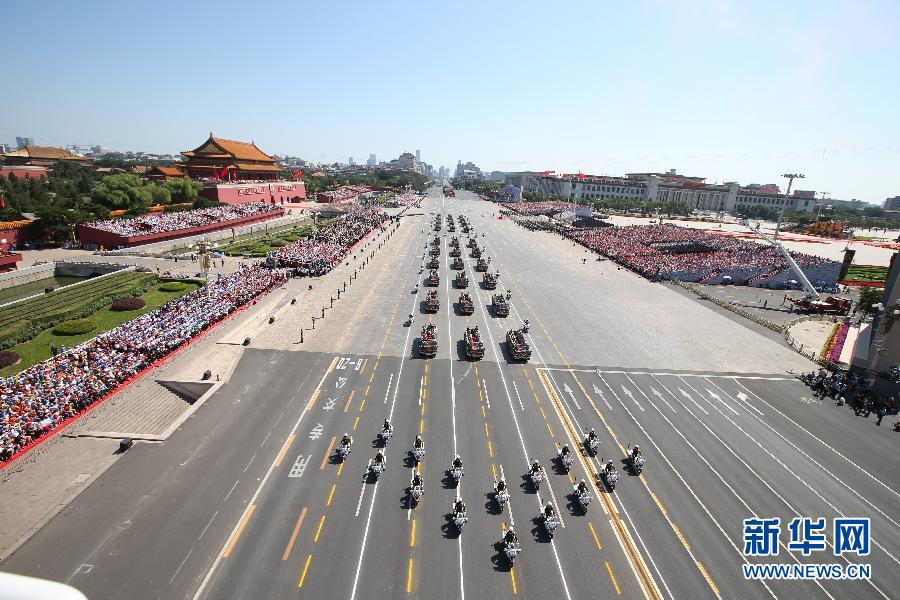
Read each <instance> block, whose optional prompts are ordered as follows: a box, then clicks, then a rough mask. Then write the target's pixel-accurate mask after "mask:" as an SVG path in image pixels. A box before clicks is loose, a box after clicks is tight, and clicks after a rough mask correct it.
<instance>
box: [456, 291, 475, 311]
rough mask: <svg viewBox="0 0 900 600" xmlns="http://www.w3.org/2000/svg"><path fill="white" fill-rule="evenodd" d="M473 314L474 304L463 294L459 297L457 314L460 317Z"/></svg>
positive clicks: (467, 295)
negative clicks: (460, 315)
mask: <svg viewBox="0 0 900 600" xmlns="http://www.w3.org/2000/svg"><path fill="white" fill-rule="evenodd" d="M474 312H475V303H474V302H472V298H471V296H469V294H468V293H466V292H463V293H461V294H460V295H459V313H460V314H462V315H471V314H472V313H474Z"/></svg>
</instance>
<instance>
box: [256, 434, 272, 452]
mask: <svg viewBox="0 0 900 600" xmlns="http://www.w3.org/2000/svg"><path fill="white" fill-rule="evenodd" d="M270 435H272V432H271V431H269V433H267V434H266V437H264V438H263V441H262V443H261V444H260V445H259V447H260V448H262V447H263V446H265V445H266V440H268V439H269V436H270Z"/></svg>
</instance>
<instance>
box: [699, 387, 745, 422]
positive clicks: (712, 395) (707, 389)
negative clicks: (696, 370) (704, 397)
mask: <svg viewBox="0 0 900 600" xmlns="http://www.w3.org/2000/svg"><path fill="white" fill-rule="evenodd" d="M706 393H707V394H709V395H710V397H711V398H715V399H716V400H717V401H718V403H719V404H721V405H722V406H724V407H725V408H727V409H728V410H730V411H731V412H733V413H734V414H736V415H737V414H740V413H739V412H738V411H736V410H734V409H733V408H731V407H730V406H729V405H728V404H727V403H726V402H725V401H724V400H722V399H721V398H720V397H719V395H718V394H717V393H715V392H714V391H712V390H711V389H709V388H706Z"/></svg>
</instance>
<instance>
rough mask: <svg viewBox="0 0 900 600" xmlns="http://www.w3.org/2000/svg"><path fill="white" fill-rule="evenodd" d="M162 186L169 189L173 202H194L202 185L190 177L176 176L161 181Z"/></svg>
mask: <svg viewBox="0 0 900 600" xmlns="http://www.w3.org/2000/svg"><path fill="white" fill-rule="evenodd" d="M163 187H164V188H166V189H167V190H169V194H170V195H171V198H172V203H173V204H186V203H188V202H194V201H195V200H196V199H197V196H198V195H199V192H200V188H201V187H203V185H202V184H201V183H200V182H199V181H194V180H192V179H191V178H190V177H178V178H174V179H167V180H166V181H165V183H163Z"/></svg>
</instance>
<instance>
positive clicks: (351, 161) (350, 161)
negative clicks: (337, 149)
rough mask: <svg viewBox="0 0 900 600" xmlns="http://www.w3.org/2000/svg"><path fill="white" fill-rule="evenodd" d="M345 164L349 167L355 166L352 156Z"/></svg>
mask: <svg viewBox="0 0 900 600" xmlns="http://www.w3.org/2000/svg"><path fill="white" fill-rule="evenodd" d="M347 164H348V165H350V166H351V167H352V166H353V165H355V164H356V163H355V162H353V157H352V156H351V157H349V158H348V159H347Z"/></svg>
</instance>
